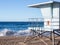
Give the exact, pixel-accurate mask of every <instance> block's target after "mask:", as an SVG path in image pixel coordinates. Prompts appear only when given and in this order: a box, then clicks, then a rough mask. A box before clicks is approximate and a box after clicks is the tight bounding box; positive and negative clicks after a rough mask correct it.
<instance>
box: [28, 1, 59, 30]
mask: <svg viewBox="0 0 60 45" xmlns="http://www.w3.org/2000/svg"><path fill="white" fill-rule="evenodd" d="M28 6H29V7H33V8H39V9H40V10H41V14H42V16H43V18H44V28H43V29H44V30H46V31H52V29H53V30H54V29H60V2H57V1H49V2H43V3H38V4H32V5H28Z"/></svg>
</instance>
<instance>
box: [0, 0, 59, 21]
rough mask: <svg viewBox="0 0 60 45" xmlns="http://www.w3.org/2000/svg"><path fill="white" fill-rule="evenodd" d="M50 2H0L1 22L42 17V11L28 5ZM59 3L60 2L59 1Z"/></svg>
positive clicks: (36, 0)
mask: <svg viewBox="0 0 60 45" xmlns="http://www.w3.org/2000/svg"><path fill="white" fill-rule="evenodd" d="M45 1H49V0H0V21H22V20H23V21H24V20H27V19H28V18H40V17H42V15H41V13H40V9H35V8H29V7H28V6H27V5H30V4H35V3H40V2H45ZM57 1H59V0H57Z"/></svg>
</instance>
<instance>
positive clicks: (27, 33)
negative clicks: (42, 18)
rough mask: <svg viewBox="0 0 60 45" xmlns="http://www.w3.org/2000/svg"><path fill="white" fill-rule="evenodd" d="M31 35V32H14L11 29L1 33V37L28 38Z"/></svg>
mask: <svg viewBox="0 0 60 45" xmlns="http://www.w3.org/2000/svg"><path fill="white" fill-rule="evenodd" d="M29 34H30V30H28V29H27V30H19V31H14V30H10V29H6V28H5V29H3V30H1V31H0V36H24V35H25V36H26V35H29Z"/></svg>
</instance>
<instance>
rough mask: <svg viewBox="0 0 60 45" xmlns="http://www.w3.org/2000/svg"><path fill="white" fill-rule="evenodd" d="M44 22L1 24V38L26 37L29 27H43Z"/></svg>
mask: <svg viewBox="0 0 60 45" xmlns="http://www.w3.org/2000/svg"><path fill="white" fill-rule="evenodd" d="M43 26H44V22H0V36H12V35H13V36H21V35H23V36H25V35H28V34H30V31H29V29H28V28H29V27H43Z"/></svg>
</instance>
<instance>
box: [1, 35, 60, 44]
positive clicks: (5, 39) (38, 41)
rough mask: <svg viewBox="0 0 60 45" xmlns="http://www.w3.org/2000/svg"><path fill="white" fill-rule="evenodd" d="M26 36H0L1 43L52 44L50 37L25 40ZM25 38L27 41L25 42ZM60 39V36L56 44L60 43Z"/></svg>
mask: <svg viewBox="0 0 60 45" xmlns="http://www.w3.org/2000/svg"><path fill="white" fill-rule="evenodd" d="M25 38H26V37H24V36H23V37H15V36H6V37H0V45H52V41H51V40H50V39H49V38H46V37H42V38H38V37H35V38H33V37H28V38H27V39H26V40H25ZM24 40H25V42H24ZM58 41H60V37H57V38H56V39H55V45H60V44H58V43H60V42H58Z"/></svg>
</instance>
